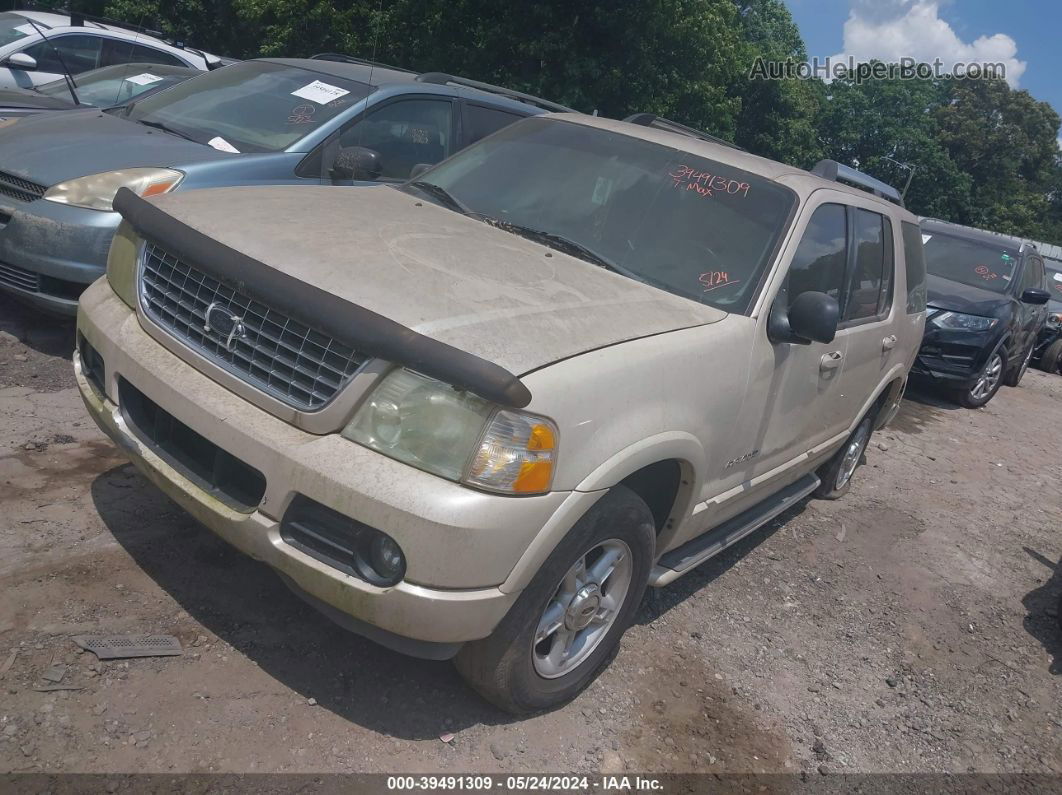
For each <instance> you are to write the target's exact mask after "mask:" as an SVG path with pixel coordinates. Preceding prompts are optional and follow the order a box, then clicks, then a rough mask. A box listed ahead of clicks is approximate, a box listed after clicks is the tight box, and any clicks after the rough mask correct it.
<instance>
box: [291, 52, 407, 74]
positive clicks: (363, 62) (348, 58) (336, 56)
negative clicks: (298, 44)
mask: <svg viewBox="0 0 1062 795" xmlns="http://www.w3.org/2000/svg"><path fill="white" fill-rule="evenodd" d="M310 60H311V61H336V62H338V63H353V64H358V65H359V66H378V67H379V68H381V69H393V70H394V71H396V72H407V73H408V74H411V75H412V74H416V72H414V71H413V70H412V69H404V68H403V67H401V66H392V65H391V64H389V63H380V62H379V61H370V60H368V59H366V58H357V57H355V56H353V55H346V54H345V53H341V52H319V53H317V54H315V55H311V56H310Z"/></svg>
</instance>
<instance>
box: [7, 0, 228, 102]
mask: <svg viewBox="0 0 1062 795" xmlns="http://www.w3.org/2000/svg"><path fill="white" fill-rule="evenodd" d="M130 62H144V63H157V64H164V65H166V66H187V67H191V68H192V69H200V70H204V71H205V70H207V69H213V68H216V67H217V66H221V65H222V59H221V58H219V57H218V56H216V55H211V54H210V53H205V52H202V51H201V50H194V49H192V48H190V47H187V48H186V47H177V46H174V45H172V44H167V43H166V42H164V41H161V40H160V39H156V38H154V37H152V36H149V35H146V34H144V33H142V32H137V31H133V30H126V29H124V28H121V27H117V26H115V25H111V24H109V23H102V22H95V21H92V20H89V19H87V18H85V17H79V16H77V15H74V16H73V17H71V16H68V15H66V14H53V13H46V12H38V11H5V12H3V13H0V88H29V87H30V86H35V85H40V84H41V83H48V82H51V81H53V80H57V79H61V78H62V77H63V74H64V72H69V73H70V74H72V75H77V74H80V73H81V72H87V71H88V70H89V69H96V68H98V67H101V66H113V65H114V64H124V63H130Z"/></svg>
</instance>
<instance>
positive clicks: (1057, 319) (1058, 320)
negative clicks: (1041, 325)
mask: <svg viewBox="0 0 1062 795" xmlns="http://www.w3.org/2000/svg"><path fill="white" fill-rule="evenodd" d="M1047 326H1048V328H1058V327H1059V326H1062V315H1048V316H1047Z"/></svg>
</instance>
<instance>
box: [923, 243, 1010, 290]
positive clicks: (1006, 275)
mask: <svg viewBox="0 0 1062 795" xmlns="http://www.w3.org/2000/svg"><path fill="white" fill-rule="evenodd" d="M922 239H923V240H924V241H925V257H926V269H927V270H928V271H929V272H930V273H931V274H933V275H934V276H939V277H941V278H942V279H948V280H949V281H953V282H959V283H960V284H966V285H969V286H971V287H980V288H981V289H983V290H990V291H992V292H994V293H1005V292H1006V291H1007V287H1008V286H1009V285H1010V283H1011V280H1012V279H1013V278H1014V269H1015V267H1016V266H1017V264H1018V250H1017V249H1015V248H1012V247H1010V246H1007V245H1004V244H1003V243H1000V244H998V245H997V244H992V243H987V242H982V241H980V240H973V239H969V238H964V237H958V236H956V235H950V234H942V233H940V232H925V233H923V235H922Z"/></svg>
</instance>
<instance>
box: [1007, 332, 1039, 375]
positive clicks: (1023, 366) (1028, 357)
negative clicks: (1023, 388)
mask: <svg viewBox="0 0 1062 795" xmlns="http://www.w3.org/2000/svg"><path fill="white" fill-rule="evenodd" d="M1035 347H1036V342H1035V340H1034V341H1033V343H1032V344H1031V345H1029V350H1028V351H1026V353H1025V358H1024V359H1022V360H1021V367H1019V368H1017V369H1016V370H1014V372H1011V373H1007V374H1006V376H1004V378H1003V383H1004V384H1006V385H1007V386H1017V385H1018V384H1020V383H1021V379H1022V378H1023V377H1024V375H1025V371H1026V370H1028V369H1029V362H1030V361H1031V360H1032V355H1033V348H1035Z"/></svg>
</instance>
